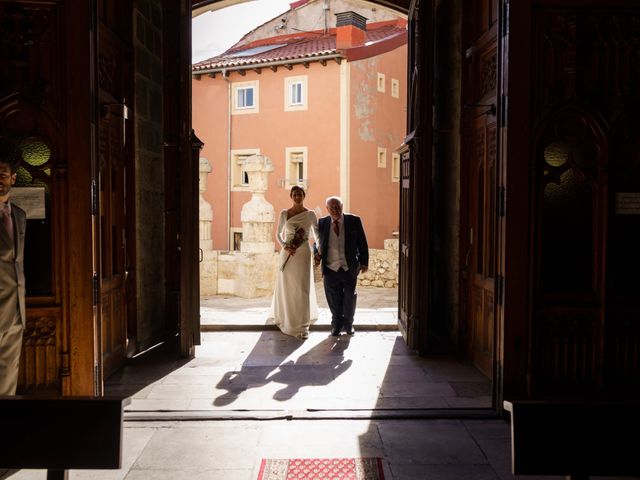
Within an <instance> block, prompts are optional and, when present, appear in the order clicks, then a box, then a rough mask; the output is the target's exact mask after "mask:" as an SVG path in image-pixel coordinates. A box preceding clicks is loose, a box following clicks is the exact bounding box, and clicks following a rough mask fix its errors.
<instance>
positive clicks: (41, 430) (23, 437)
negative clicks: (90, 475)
mask: <svg viewBox="0 0 640 480" xmlns="http://www.w3.org/2000/svg"><path fill="white" fill-rule="evenodd" d="M122 412H123V399H121V398H117V399H116V398H93V397H91V398H88V397H55V398H47V397H43V398H40V397H34V398H32V397H20V396H17V397H0V428H2V434H1V435H0V470H2V469H23V468H35V469H47V480H62V479H65V480H66V479H67V478H68V472H67V470H68V469H117V468H120V466H121V458H122Z"/></svg>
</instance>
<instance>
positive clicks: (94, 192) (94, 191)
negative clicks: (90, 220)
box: [91, 179, 98, 215]
mask: <svg viewBox="0 0 640 480" xmlns="http://www.w3.org/2000/svg"><path fill="white" fill-rule="evenodd" d="M97 214H98V188H97V184H96V181H95V179H94V180H91V215H97Z"/></svg>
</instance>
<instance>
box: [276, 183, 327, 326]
mask: <svg viewBox="0 0 640 480" xmlns="http://www.w3.org/2000/svg"><path fill="white" fill-rule="evenodd" d="M290 197H291V199H292V200H293V206H292V207H291V208H289V209H288V210H282V212H280V220H279V222H278V229H277V230H276V239H277V240H278V243H279V244H280V245H281V246H282V250H280V258H279V259H278V267H279V268H278V274H277V278H276V286H275V290H274V292H273V301H272V302H271V313H270V315H269V318H270V319H272V321H273V323H275V324H276V325H277V326H278V328H280V330H281V331H282V332H283V333H286V334H287V335H291V336H294V337H299V338H308V337H309V325H311V323H313V321H315V320H316V319H317V318H318V302H317V300H316V290H315V287H314V282H313V268H312V261H311V248H310V247H309V234H310V233H311V234H313V239H314V240H316V239H317V238H318V218H317V217H316V214H315V213H314V212H313V211H312V210H308V209H307V208H305V206H304V204H303V202H304V197H305V191H304V189H303V188H302V187H299V186H294V187H292V188H291V193H290Z"/></svg>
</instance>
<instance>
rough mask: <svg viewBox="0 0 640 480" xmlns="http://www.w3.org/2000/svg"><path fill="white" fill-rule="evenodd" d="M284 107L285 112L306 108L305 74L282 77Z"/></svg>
mask: <svg viewBox="0 0 640 480" xmlns="http://www.w3.org/2000/svg"><path fill="white" fill-rule="evenodd" d="M284 109H285V111H286V112H291V111H296V110H306V109H307V76H306V75H298V76H295V77H286V78H285V79H284Z"/></svg>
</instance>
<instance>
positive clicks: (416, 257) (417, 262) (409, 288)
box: [398, 0, 434, 354]
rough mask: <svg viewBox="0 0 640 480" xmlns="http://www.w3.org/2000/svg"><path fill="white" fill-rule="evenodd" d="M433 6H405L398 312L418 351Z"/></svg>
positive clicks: (423, 318) (426, 272) (422, 326)
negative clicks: (406, 94)
mask: <svg viewBox="0 0 640 480" xmlns="http://www.w3.org/2000/svg"><path fill="white" fill-rule="evenodd" d="M433 8H434V2H433V0H413V1H412V2H411V6H410V9H409V48H408V55H409V59H408V62H407V65H408V76H409V78H408V81H407V85H408V92H409V98H408V109H407V130H408V131H409V135H408V136H407V138H406V140H405V145H406V147H405V148H403V149H402V150H401V162H402V163H401V165H402V167H401V185H400V262H399V265H400V272H399V273H400V282H399V284H400V286H399V292H398V311H399V312H398V313H399V315H398V316H399V325H400V330H401V332H402V334H403V336H404V338H405V341H406V342H407V345H408V346H409V348H411V349H414V350H416V351H418V352H419V353H422V354H423V353H427V350H428V337H427V331H428V321H429V299H430V295H429V293H430V281H429V277H430V272H431V267H430V264H429V251H430V248H431V246H430V245H429V241H428V239H429V236H430V231H431V227H430V223H431V212H430V208H431V204H430V196H431V157H432V154H431V144H432V115H431V112H432V106H433V95H432V91H433V88H432V85H433Z"/></svg>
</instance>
